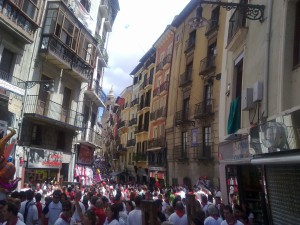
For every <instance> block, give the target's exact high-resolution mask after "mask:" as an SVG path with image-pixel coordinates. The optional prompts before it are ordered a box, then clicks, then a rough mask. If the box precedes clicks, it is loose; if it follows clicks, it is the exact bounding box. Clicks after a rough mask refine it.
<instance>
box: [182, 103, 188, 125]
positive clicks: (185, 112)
mask: <svg viewBox="0 0 300 225" xmlns="http://www.w3.org/2000/svg"><path fill="white" fill-rule="evenodd" d="M189 108H190V98H185V99H184V100H183V109H182V119H183V120H184V121H187V120H188V119H189Z"/></svg>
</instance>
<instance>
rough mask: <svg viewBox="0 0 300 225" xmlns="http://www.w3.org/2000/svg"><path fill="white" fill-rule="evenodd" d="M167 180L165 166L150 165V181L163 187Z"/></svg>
mask: <svg viewBox="0 0 300 225" xmlns="http://www.w3.org/2000/svg"><path fill="white" fill-rule="evenodd" d="M165 182H166V169H165V168H164V167H149V183H150V185H152V186H155V187H158V188H161V187H163V186H164V185H165Z"/></svg>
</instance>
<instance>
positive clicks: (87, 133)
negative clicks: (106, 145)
mask: <svg viewBox="0 0 300 225" xmlns="http://www.w3.org/2000/svg"><path fill="white" fill-rule="evenodd" d="M79 142H80V143H83V142H85V143H89V144H92V145H94V146H96V147H100V146H101V145H102V138H101V135H100V134H99V133H98V132H96V131H94V130H93V129H91V128H85V129H84V130H83V132H82V133H81V140H80V141H79Z"/></svg>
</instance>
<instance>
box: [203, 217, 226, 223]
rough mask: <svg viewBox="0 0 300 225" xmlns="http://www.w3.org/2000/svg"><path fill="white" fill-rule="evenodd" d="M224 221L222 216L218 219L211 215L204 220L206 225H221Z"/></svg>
mask: <svg viewBox="0 0 300 225" xmlns="http://www.w3.org/2000/svg"><path fill="white" fill-rule="evenodd" d="M222 221H223V220H222V219H221V218H220V217H219V218H218V219H217V220H216V219H215V218H213V217H211V216H209V217H207V218H206V219H205V220H204V225H220V224H221V223H222Z"/></svg>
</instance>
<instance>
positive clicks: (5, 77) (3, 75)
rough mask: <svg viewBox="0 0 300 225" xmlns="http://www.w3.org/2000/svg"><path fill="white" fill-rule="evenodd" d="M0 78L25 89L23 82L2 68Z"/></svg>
mask: <svg viewBox="0 0 300 225" xmlns="http://www.w3.org/2000/svg"><path fill="white" fill-rule="evenodd" d="M0 79H1V80H5V81H7V82H8V83H11V84H13V85H15V86H17V87H19V88H23V89H25V82H24V81H23V80H21V79H19V78H17V77H14V76H12V75H11V74H9V73H6V72H4V71H3V70H0Z"/></svg>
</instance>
